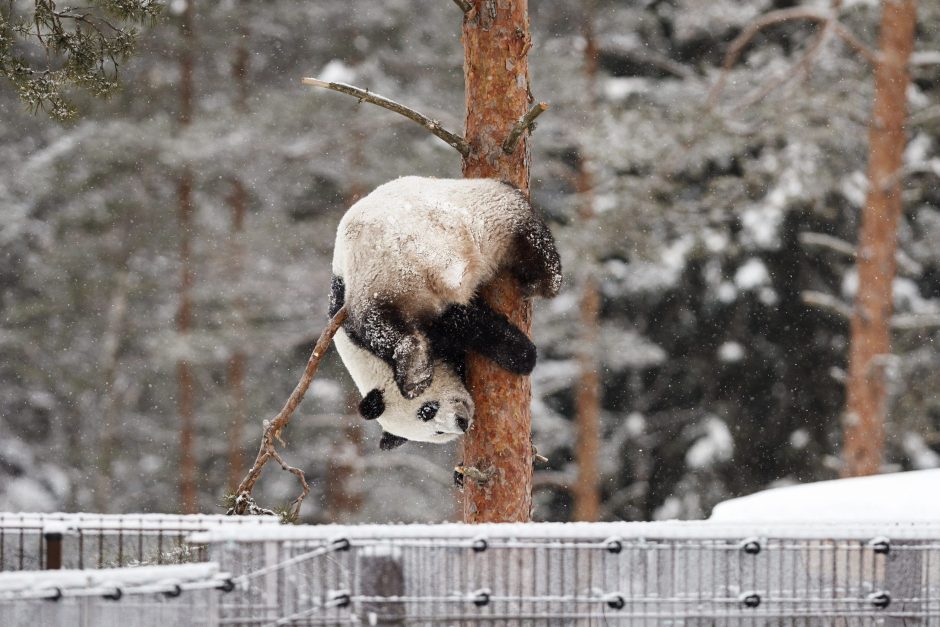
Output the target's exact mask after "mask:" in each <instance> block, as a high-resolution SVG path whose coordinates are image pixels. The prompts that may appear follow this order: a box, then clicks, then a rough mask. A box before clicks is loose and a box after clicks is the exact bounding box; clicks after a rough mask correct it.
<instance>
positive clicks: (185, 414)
mask: <svg viewBox="0 0 940 627" xmlns="http://www.w3.org/2000/svg"><path fill="white" fill-rule="evenodd" d="M180 31H181V35H182V47H181V50H180V111H179V120H178V122H179V127H180V131H181V132H182V131H185V129H186V128H188V127H189V125H190V124H191V123H192V115H193V2H192V0H190V1H188V2H186V7H185V9H184V10H183V14H182V21H181V24H180ZM192 195H193V173H192V170H191V168H190V167H189V165H188V164H184V165H183V167H182V171H181V172H180V177H179V181H178V183H177V201H178V214H177V223H178V226H179V244H180V250H179V254H180V283H179V309H178V310H177V314H176V330H177V332H178V333H179V335H180V336H181V337H182V338H186V337H188V335H189V332H190V331H191V329H192V301H191V292H192V287H193V269H192V258H191V257H192V215H193V199H192ZM176 377H177V385H178V388H179V389H178V393H177V409H178V411H179V415H180V509H181V510H182V512H183V513H184V514H194V513H196V511H197V503H196V458H195V453H194V451H193V447H194V440H195V435H194V431H195V410H194V378H193V370H192V365H191V364H190V363H189V360H187V359H180V360H179V361H177V363H176Z"/></svg>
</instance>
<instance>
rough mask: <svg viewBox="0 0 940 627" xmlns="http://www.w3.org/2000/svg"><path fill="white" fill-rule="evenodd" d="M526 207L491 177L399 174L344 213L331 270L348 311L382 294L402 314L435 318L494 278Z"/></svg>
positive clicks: (518, 198) (519, 197)
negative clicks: (341, 285) (339, 283)
mask: <svg viewBox="0 0 940 627" xmlns="http://www.w3.org/2000/svg"><path fill="white" fill-rule="evenodd" d="M529 211H531V210H530V209H529V207H528V204H527V203H526V201H525V199H524V198H523V197H522V195H521V194H520V193H519V192H518V191H516V190H515V189H513V188H512V187H510V186H508V185H506V184H504V183H500V182H498V181H494V180H491V179H434V178H424V177H417V176H408V177H403V178H400V179H396V180H394V181H391V182H389V183H386V184H384V185H382V186H380V187H378V188H376V189H375V191H373V192H372V193H370V194H369V195H368V196H366V197H364V198H362V199H361V200H359V201H358V202H357V203H356V204H354V205H353V206H352V207H350V209H349V210H348V211H347V212H346V215H345V216H343V219H342V221H341V222H340V225H339V228H338V229H337V235H336V247H335V250H334V254H333V273H334V274H335V275H337V276H339V277H342V278H343V280H344V281H345V282H346V294H347V300H346V303H347V306H349V308H350V309H351V310H353V311H357V310H359V309H360V308H361V307H363V306H364V303H363V302H362V301H363V300H364V299H381V300H384V301H389V302H394V303H395V304H396V306H397V307H399V308H401V310H402V312H403V313H404V314H406V315H414V316H426V315H431V316H433V315H438V314H440V313H441V312H442V311H443V310H444V309H445V308H446V307H447V306H448V305H451V304H466V303H468V302H469V301H470V299H471V298H472V297H473V296H474V294H475V292H476V290H477V288H478V287H479V286H480V285H482V284H484V283H486V282H487V281H489V280H490V279H491V278H492V277H493V276H494V274H495V272H496V271H497V270H498V269H499V267H500V266H501V265H502V263H503V261H504V258H505V255H506V254H507V252H508V251H509V250H511V247H512V243H513V239H514V236H515V233H516V232H517V230H518V224H519V222H520V220H523V219H525V217H526V216H527V215H528V212H529ZM390 251H393V252H390Z"/></svg>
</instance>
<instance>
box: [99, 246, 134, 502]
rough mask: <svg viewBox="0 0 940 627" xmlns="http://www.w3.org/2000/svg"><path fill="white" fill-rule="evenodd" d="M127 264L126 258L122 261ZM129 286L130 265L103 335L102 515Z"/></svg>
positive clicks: (121, 279) (121, 278)
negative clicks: (119, 356) (118, 361)
mask: <svg viewBox="0 0 940 627" xmlns="http://www.w3.org/2000/svg"><path fill="white" fill-rule="evenodd" d="M124 263H126V258H125V259H124V260H122V264H124ZM129 289H130V273H129V272H128V271H127V268H121V269H120V270H119V271H118V274H117V279H116V280H115V283H114V288H113V290H112V292H111V303H110V307H109V308H108V322H107V326H106V327H105V332H104V335H103V337H102V347H101V376H102V380H103V382H104V394H105V398H104V410H103V411H102V415H101V424H100V425H99V426H98V445H97V447H96V448H97V452H98V463H97V464H96V466H97V469H96V470H97V473H96V475H95V509H96V510H97V511H99V512H101V513H102V514H104V513H107V512H108V511H113V509H114V508H113V507H111V483H112V481H113V480H114V473H113V463H114V454H115V451H116V448H117V438H116V430H115V423H116V422H117V418H118V411H119V409H120V405H121V403H120V399H119V393H118V389H117V385H116V374H117V360H118V354H119V352H120V348H121V337H122V336H123V335H124V323H125V320H126V318H127V292H128V290H129Z"/></svg>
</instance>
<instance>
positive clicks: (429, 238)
mask: <svg viewBox="0 0 940 627" xmlns="http://www.w3.org/2000/svg"><path fill="white" fill-rule="evenodd" d="M537 220H538V219H537V218H536V217H535V215H534V213H533V212H532V209H531V208H530V206H529V204H528V201H527V200H526V199H525V197H524V196H523V195H522V194H521V193H520V192H519V191H517V190H515V189H514V188H512V187H510V186H509V185H506V184H504V183H500V182H498V181H494V180H491V179H434V178H423V177H415V176H409V177H404V178H400V179H397V180H394V181H391V182H389V183H386V184H384V185H382V186H380V187H378V188H376V189H375V190H374V191H373V192H371V193H370V194H369V195H367V196H365V197H364V198H362V199H361V200H359V201H358V202H357V203H355V204H354V205H353V206H352V207H350V208H349V210H348V211H347V212H346V214H345V215H344V216H343V219H342V220H341V221H340V224H339V227H338V228H337V234H336V246H335V249H334V253H333V274H334V275H335V277H336V278H337V280H338V282H337V283H336V285H339V286H341V287H340V288H339V289H340V290H341V291H340V293H339V296H338V298H339V299H342V302H344V303H345V305H346V307H347V309H348V310H349V318H348V320H347V323H346V325H345V327H346V328H344V329H341V330H340V331H339V332H338V333H337V334H336V337H335V340H334V341H335V344H336V348H337V350H338V351H339V354H340V356H341V357H342V359H343V362H344V364H345V365H346V368H347V369H348V370H349V373H350V375H351V376H352V378H353V380H354V381H355V383H356V386H357V387H358V389H359V391H360V393H361V394H362V395H363V397H364V399H363V402H364V403H365V402H366V400H367V398H366V397H367V396H368V397H370V398H371V399H372V402H373V405H371V406H370V409H369V411H368V412H367V413H369V414H370V415H368V416H366V413H363V415H364V416H366V417H368V418H377V420H378V422H379V423H380V424H381V425H382V427H383V429H384V430H385V431H386V432H387V434H392V435H394V436H399V437H400V438H405V439H407V440H417V441H424V442H439V443H440V442H447V441H450V440H453V439H454V438H456V437H458V436H459V435H461V434H462V433H463V432H465V431H466V430H467V429H468V428H469V426H470V424H472V417H473V400H472V398H471V396H470V394H469V392H468V391H467V389H466V387H465V386H464V384H463V382H462V380H461V378H460V376H459V375H458V374H457V372H456V371H455V367H454V365H453V364H452V363H449V362H448V361H446V360H441V361H435V362H434V363H433V369H432V372H433V377H432V378H431V379H430V383H429V387H427V388H426V389H423V391H421V392H419V393H417V394H416V395H415V396H414V397H413V398H406V397H405V395H404V394H403V393H402V391H401V389H400V388H401V382H400V381H399V382H397V379H396V371H395V370H394V369H393V367H392V365H391V364H390V363H389V361H388V359H387V355H386V358H385V359H383V358H380V357H379V356H378V355H377V354H376V352H375V351H376V350H377V349H376V346H381V348H382V350H383V351H387V352H389V353H390V352H391V351H392V350H393V349H395V350H397V347H400V344H398V345H392V342H399V341H400V339H399V338H394V337H392V336H394V335H395V333H396V330H395V329H391V330H389V327H388V324H387V323H388V320H385V319H383V318H382V316H388V315H390V316H391V317H393V318H395V319H398V320H400V321H401V323H402V324H403V325H404V326H406V327H407V328H415V327H416V326H417V325H419V323H421V322H424V323H426V322H428V321H429V320H434V319H438V317H440V316H441V315H442V314H443V313H444V311H445V310H446V309H447V308H448V307H450V306H452V305H468V304H469V303H470V302H471V301H472V300H473V299H474V297H475V296H476V292H477V290H478V289H479V288H480V286H482V285H484V284H485V283H487V282H488V281H490V279H492V278H493V277H494V275H495V274H496V272H497V271H499V270H501V269H502V268H503V267H506V266H507V264H508V262H513V263H517V262H518V257H517V256H516V255H514V253H515V252H517V249H516V244H517V242H518V238H519V237H520V234H523V233H529V234H533V235H535V236H536V240H534V241H535V244H536V245H540V246H542V247H543V248H542V249H541V250H542V251H543V252H547V253H549V256H550V255H552V254H554V255H556V256H555V258H554V259H556V260H557V253H555V251H554V243H553V242H552V241H551V234H550V233H548V232H547V229H544V232H543V234H542V235H541V237H542V238H543V239H541V240H539V239H538V237H539V236H540V235H539V233H538V229H535V230H534V231H533V230H532V227H533V225H536V224H541V222H537ZM527 227H528V228H529V230H528V231H527V230H526V229H527ZM543 228H544V226H543ZM509 255H513V256H512V257H510V256H509ZM548 261H549V262H550V261H552V259H551V258H549V259H548ZM559 277H560V275H558V277H556V276H554V275H552V276H550V277H549V279H548V281H549V284H550V287H549V288H548V291H550V292H552V293H554V292H557V282H558V280H560V278H559ZM334 296H337V295H336V294H334ZM505 324H508V322H505ZM350 325H352V326H350ZM383 325H385V326H383ZM493 326H494V327H498V326H499V325H498V323H497V324H495V325H493ZM352 329H355V333H358V334H359V336H350V334H349V333H350V332H351V330H352ZM492 331H493V332H494V334H495V335H494V336H493V337H494V338H496V340H495V341H498V342H508V341H510V340H509V339H508V337H509V336H511V335H513V334H511V333H509V334H507V333H505V332H503V333H502V334H500V332H499V330H498V329H497V328H494V329H492ZM363 334H366V335H368V336H369V337H368V338H366V337H364V335H363ZM518 336H521V342H522V343H525V344H527V345H528V346H531V342H529V341H528V339H527V338H525V335H524V334H523V333H522V332H520V331H518V330H517V336H516V341H519V337H518ZM354 337H355V339H354ZM408 339H412V338H410V337H409V338H408ZM419 341H420V338H419ZM366 342H371V344H369V345H368V346H366V344H365V343H366ZM526 348H527V347H526V346H523V347H522V352H525V349H526ZM534 350H535V349H534V347H531V355H532V358H533V363H534ZM396 359H397V357H396ZM528 368H529V370H531V365H530V366H528ZM379 398H381V402H380V401H379V400H378V399H379ZM424 405H433V406H434V409H435V411H433V412H432V411H427V412H425V411H422V410H423V409H424ZM360 412H363V408H362V405H360ZM430 414H433V417H431V416H430ZM383 439H384V436H383Z"/></svg>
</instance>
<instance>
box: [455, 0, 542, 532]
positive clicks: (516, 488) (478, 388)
mask: <svg viewBox="0 0 940 627" xmlns="http://www.w3.org/2000/svg"><path fill="white" fill-rule="evenodd" d="M463 44H464V83H465V87H466V99H467V122H466V132H465V134H464V136H465V138H466V140H467V141H468V142H469V144H470V151H469V154H467V155H466V156H465V157H464V159H463V175H464V176H465V177H466V178H495V179H500V180H502V181H505V182H507V183H511V184H512V185H514V186H516V187H517V188H519V189H520V190H522V191H523V192H525V193H526V194H528V192H529V150H528V146H527V144H526V139H525V137H523V139H522V141H520V142H519V144H518V145H517V146H516V148H515V150H514V151H513V152H512V153H510V154H506V153H505V152H504V151H503V142H504V141H505V140H506V136H507V135H508V134H509V132H510V131H511V130H512V128H513V126H514V125H515V123H516V121H517V120H519V118H520V117H522V116H523V115H524V114H525V113H526V111H528V109H529V106H530V105H531V103H532V96H531V94H530V93H529V66H528V51H529V46H530V39H529V16H528V2H527V0H499V1H497V0H473V8H472V9H471V11H470V12H469V13H467V14H466V15H465V16H464V24H463ZM483 296H484V297H485V298H486V300H487V302H488V303H489V304H490V305H491V306H492V307H493V308H494V309H496V311H499V312H501V313H503V314H505V315H506V316H507V317H508V318H509V319H510V320H511V321H512V322H513V324H515V325H517V326H518V327H519V328H520V329H522V330H523V331H525V332H527V333H528V332H529V330H530V327H531V321H532V309H531V305H530V304H529V303H528V302H527V301H525V300H524V299H523V298H522V294H521V292H520V290H519V286H518V285H517V283H516V281H515V280H514V279H512V278H511V277H509V276H499V277H497V278H496V280H494V281H493V282H492V283H491V284H490V285H488V286H487V287H486V288H484V290H483ZM468 366H469V368H468V387H469V389H470V392H471V394H473V400H474V403H475V404H476V415H475V423H474V426H473V428H472V429H471V430H470V432H469V433H468V434H467V435H466V437H465V438H464V445H463V461H464V464H465V465H469V466H473V467H476V468H477V469H479V470H481V471H482V472H484V473H487V474H489V475H490V478H489V480H488V481H486V482H484V483H482V484H479V483H477V482H475V481H472V480H468V481H466V488H465V490H464V510H463V511H464V521H466V522H474V523H476V522H513V521H527V520H529V519H530V518H531V514H532V435H531V431H532V415H531V410H530V407H529V405H530V401H531V396H532V390H531V386H530V383H529V379H528V377H520V376H517V375H513V374H510V373H508V372H506V371H504V370H502V369H501V368H500V367H499V366H497V365H496V364H494V363H492V362H490V361H488V360H486V359H483V358H482V357H479V356H477V355H472V354H471V356H470V358H469V361H468Z"/></svg>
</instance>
